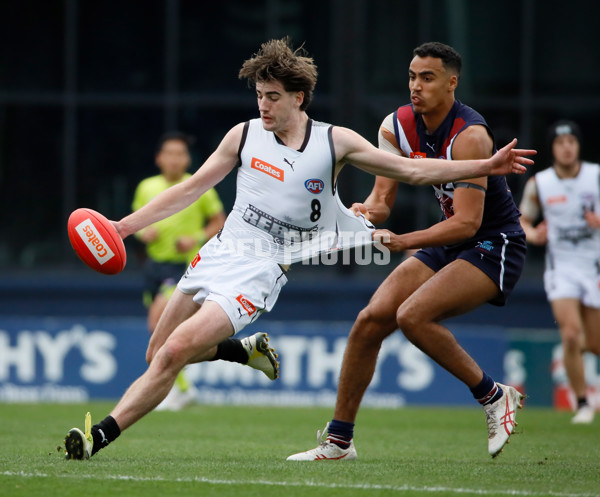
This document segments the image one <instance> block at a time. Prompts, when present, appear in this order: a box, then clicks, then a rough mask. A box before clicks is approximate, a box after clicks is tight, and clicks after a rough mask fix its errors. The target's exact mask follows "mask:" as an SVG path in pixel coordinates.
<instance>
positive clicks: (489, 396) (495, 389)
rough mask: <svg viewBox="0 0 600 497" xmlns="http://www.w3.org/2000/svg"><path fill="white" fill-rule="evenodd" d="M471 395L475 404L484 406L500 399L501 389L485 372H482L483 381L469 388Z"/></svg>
mask: <svg viewBox="0 0 600 497" xmlns="http://www.w3.org/2000/svg"><path fill="white" fill-rule="evenodd" d="M471 393H472V394H473V397H475V399H476V400H477V402H479V403H480V404H481V405H484V406H485V405H487V404H492V403H494V402H496V401H497V400H498V399H499V398H500V397H502V389H501V388H500V387H499V386H498V385H497V384H496V382H495V381H494V380H493V379H492V378H491V377H490V376H488V375H487V374H486V373H485V371H484V372H483V379H482V380H481V381H480V382H479V384H478V385H477V386H475V387H473V388H471Z"/></svg>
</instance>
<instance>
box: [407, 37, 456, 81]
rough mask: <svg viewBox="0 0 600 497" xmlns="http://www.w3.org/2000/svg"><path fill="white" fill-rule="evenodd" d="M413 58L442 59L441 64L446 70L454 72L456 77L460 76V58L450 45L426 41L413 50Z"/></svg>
mask: <svg viewBox="0 0 600 497" xmlns="http://www.w3.org/2000/svg"><path fill="white" fill-rule="evenodd" d="M413 56H416V57H434V58H436V59H442V64H443V65H444V68H445V69H446V70H450V71H452V72H456V75H457V76H460V70H461V68H462V57H461V56H460V54H459V53H458V52H457V51H456V50H454V48H452V47H451V46H450V45H444V44H443V43H440V42H439V41H428V42H427V43H423V44H422V45H419V46H418V47H417V48H415V49H414V50H413Z"/></svg>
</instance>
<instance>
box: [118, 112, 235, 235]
mask: <svg viewBox="0 0 600 497" xmlns="http://www.w3.org/2000/svg"><path fill="white" fill-rule="evenodd" d="M243 126H244V125H243V123H241V124H238V125H237V126H235V127H233V128H232V129H231V130H229V132H228V133H227V134H226V135H225V137H224V138H223V140H222V141H221V143H220V144H219V146H218V147H217V149H216V150H215V151H214V152H213V153H212V154H211V156H210V157H209V158H208V159H207V160H206V161H205V162H204V164H203V165H202V166H201V167H200V168H198V170H197V171H196V172H195V173H194V174H193V175H192V176H191V177H190V178H188V179H187V180H185V181H183V182H182V183H178V184H177V185H174V186H172V187H170V188H168V189H167V190H165V191H163V192H162V193H160V194H159V195H157V196H156V197H154V198H153V199H152V200H151V201H150V202H148V203H147V204H146V205H144V206H143V207H142V208H141V209H139V210H137V211H135V212H133V213H131V214H129V215H128V216H126V217H124V218H123V219H121V220H120V221H118V222H115V221H113V225H114V226H115V228H116V229H117V231H118V232H119V234H120V235H121V237H122V238H125V237H127V236H129V235H131V234H132V233H135V232H137V231H139V230H141V229H142V228H145V227H146V226H149V225H151V224H152V223H155V222H157V221H160V220H161V219H165V218H167V217H169V216H171V215H173V214H175V213H176V212H179V211H181V210H183V209H185V208H186V207H187V206H188V205H190V204H191V203H192V202H194V201H195V200H197V199H198V198H200V196H201V195H202V194H203V193H204V192H206V191H207V190H208V189H209V188H212V187H213V186H215V185H216V184H217V183H219V182H220V181H221V180H222V179H223V178H224V177H225V176H227V174H228V173H229V172H230V171H231V170H232V169H233V168H234V167H235V165H236V163H237V161H238V156H237V153H238V149H239V145H240V140H241V138H242V131H243Z"/></svg>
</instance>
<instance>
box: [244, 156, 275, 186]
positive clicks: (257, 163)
mask: <svg viewBox="0 0 600 497" xmlns="http://www.w3.org/2000/svg"><path fill="white" fill-rule="evenodd" d="M250 167H251V168H252V169H257V170H258V171H262V172H263V173H265V174H268V175H269V176H271V177H272V178H275V179H278V180H279V181H283V169H279V168H278V167H275V166H272V165H271V164H268V163H267V162H264V161H262V160H260V159H257V158H256V157H252V162H251V163H250Z"/></svg>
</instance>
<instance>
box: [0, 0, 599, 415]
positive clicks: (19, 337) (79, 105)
mask: <svg viewBox="0 0 600 497" xmlns="http://www.w3.org/2000/svg"><path fill="white" fill-rule="evenodd" d="M589 9H591V7H590V4H589V2H584V1H583V0H574V1H571V2H564V1H560V0H551V1H543V2H542V1H541V0H503V1H489V2H476V1H474V0H452V1H450V0H446V1H442V0H421V1H420V2H408V1H398V0H378V1H374V2H369V1H367V0H345V1H341V0H331V1H325V2H323V1H319V2H317V1H315V0H264V1H245V0H225V1H222V2H199V1H192V0H147V1H144V2H139V1H132V0H127V1H120V2H102V3H97V2H85V1H78V0H62V1H58V0H51V1H46V2H42V1H24V2H3V3H2V5H1V6H0V28H1V29H0V37H1V39H2V46H3V49H2V51H1V52H0V226H1V228H0V400H2V399H4V400H23V399H24V398H27V397H28V396H30V397H31V399H32V400H40V399H42V400H44V399H47V400H51V399H59V400H61V399H63V400H65V399H66V400H68V398H69V395H74V397H73V398H74V399H76V400H77V399H81V398H86V396H91V397H117V396H119V395H120V392H122V389H123V388H124V387H125V386H126V385H127V383H128V382H129V381H130V379H131V378H132V377H134V375H135V374H137V372H139V371H141V370H142V369H143V367H144V365H143V350H144V348H143V347H144V343H145V341H146V334H145V329H144V327H145V325H144V312H145V311H144V308H143V307H142V305H141V299H140V288H141V277H140V271H139V269H140V262H141V257H140V247H139V246H136V245H135V243H134V241H133V240H131V239H128V240H127V241H126V244H127V247H128V254H129V261H128V265H127V268H126V269H125V271H124V272H123V273H122V274H121V275H119V276H116V277H104V276H100V275H96V274H90V271H89V270H87V269H86V268H85V267H84V266H83V265H82V264H81V263H80V262H79V261H78V260H77V259H76V258H75V256H74V254H73V252H72V250H71V249H70V246H69V244H68V239H67V236H66V229H65V226H66V219H67V217H68V215H69V213H70V212H71V211H72V210H74V209H75V208H77V207H81V206H85V207H91V208H93V209H96V210H99V211H101V212H103V213H104V214H105V215H107V216H108V217H110V218H120V217H122V216H124V215H126V214H127V213H128V212H129V211H130V204H131V198H132V195H133V190H134V188H135V185H136V184H137V183H138V182H139V181H140V180H141V179H142V178H144V177H146V176H148V175H151V174H155V172H156V170H155V167H154V164H153V154H154V150H155V143H156V139H157V137H158V136H159V135H160V134H161V133H162V132H163V131H165V130H171V129H180V130H183V131H186V132H188V133H191V134H193V135H195V136H196V137H197V143H196V146H195V149H194V168H195V167H198V165H200V164H201V163H202V161H203V160H204V159H205V158H206V157H207V156H208V154H209V153H210V152H211V151H212V150H213V149H214V148H215V147H216V145H217V144H218V142H219V140H220V139H221V138H222V136H223V135H224V133H225V132H226V131H227V130H228V129H229V128H230V127H231V126H233V125H234V124H235V123H237V122H240V121H244V120H247V119H249V118H252V117H254V116H256V102H255V98H254V95H253V92H252V91H250V90H248V89H247V87H246V84H245V83H244V82H242V81H240V80H238V79H237V72H238V69H239V67H240V65H241V63H242V61H243V60H245V59H246V58H247V57H249V56H250V55H251V54H252V53H254V52H255V51H256V50H257V49H258V47H259V46H260V44H261V43H262V42H263V41H265V40H267V39H270V38H273V37H281V36H284V35H290V36H291V37H292V40H293V41H294V45H296V46H297V45H299V44H301V43H305V47H306V48H307V50H308V51H309V52H310V53H311V54H312V56H313V57H314V59H315V61H316V63H317V65H318V67H319V70H320V76H319V83H318V86H317V91H316V94H315V100H314V103H313V104H312V105H311V108H310V109H309V114H310V116H311V117H313V118H315V119H318V120H322V121H327V122H332V123H335V124H338V125H344V126H349V127H351V128H353V129H355V130H357V131H359V132H360V133H362V134H363V135H364V136H366V137H367V138H368V139H370V140H371V141H372V142H376V133H377V128H378V125H379V123H380V121H381V119H382V118H383V117H384V116H385V115H386V114H387V113H388V112H390V111H391V110H393V109H395V108H396V107H397V106H398V105H400V104H402V103H405V102H407V99H408V92H407V78H406V70H407V66H408V63H409V61H410V59H411V52H412V49H413V48H414V47H415V46H416V45H418V44H419V43H421V42H423V41H428V40H439V41H443V42H446V43H449V44H451V45H453V46H454V47H456V48H457V49H458V50H459V51H460V52H461V53H462V55H463V58H464V63H463V64H464V69H463V74H462V78H461V83H460V85H459V90H458V92H457V96H458V98H459V99H461V100H463V101H464V102H465V103H467V104H469V105H471V106H473V107H474V108H476V109H477V110H479V111H480V112H481V113H482V114H483V115H484V116H485V117H486V119H487V121H488V123H489V124H490V126H491V127H492V129H493V130H494V131H495V133H496V137H497V139H498V141H499V142H506V141H507V140H508V139H510V138H511V137H513V136H517V137H518V138H519V140H520V145H521V146H524V147H534V148H537V149H538V150H539V152H540V153H539V156H538V158H537V164H536V167H535V169H533V170H532V172H533V171H535V170H538V169H540V168H543V167H546V166H547V165H548V164H549V150H548V148H547V146H546V139H545V132H546V128H547V126H548V125H549V124H550V123H551V122H553V121H554V120H556V119H558V118H563V117H566V118H571V119H574V120H576V121H578V122H579V123H580V124H581V126H582V129H583V135H584V142H583V147H582V156H583V157H584V158H585V159H587V160H590V161H596V162H599V161H600V152H599V151H598V148H597V147H594V141H595V139H596V136H597V135H598V132H599V131H600V130H599V123H598V119H597V115H598V110H599V109H600V94H599V93H598V88H599V87H600V63H599V62H600V60H599V59H600V53H599V52H598V50H597V47H598V46H600V33H599V32H598V29H597V27H596V22H595V21H594V19H593V16H591V15H588V11H589ZM525 179H526V177H512V178H510V183H511V187H512V189H513V192H514V194H515V197H516V199H517V201H518V200H519V199H520V194H521V190H522V186H523V183H524V181H525ZM371 186H372V178H371V177H369V176H367V175H366V174H363V173H361V172H359V171H355V170H354V169H353V168H347V169H346V170H345V172H344V173H343V174H342V176H341V178H340V194H341V197H342V199H343V200H344V201H345V203H347V204H349V203H351V202H353V201H356V200H361V199H363V198H364V197H365V196H366V195H367V194H368V192H369V191H370V188H371ZM217 190H218V192H219V194H220V195H221V197H222V199H223V200H224V203H225V206H226V209H229V208H230V207H231V205H232V203H233V199H234V191H235V178H234V176H233V175H230V177H228V178H226V180H225V181H224V182H223V183H221V184H220V185H219V186H218V187H217ZM438 216H439V210H438V207H437V205H436V203H435V201H434V199H433V196H432V195H431V192H430V190H429V188H415V187H408V186H401V188H400V192H399V195H398V197H397V202H396V205H395V208H394V211H393V215H392V217H391V219H390V220H389V222H388V223H386V227H389V228H391V229H393V230H396V231H408V230H413V229H418V228H420V227H423V226H426V225H428V224H430V223H432V222H435V221H436V220H437V219H438ZM542 253H543V252H542V251H541V250H537V249H531V250H530V252H529V255H528V263H527V266H526V271H525V274H524V277H523V279H522V281H521V282H520V284H519V285H518V287H517V290H516V291H515V293H514V296H513V298H512V300H511V302H510V304H509V306H508V308H507V309H505V310H499V309H496V308H493V307H491V306H486V307H485V308H482V309H481V310H479V311H477V312H474V313H472V314H471V315H469V316H465V317H463V318H460V319H459V320H454V321H453V322H452V324H451V327H452V328H453V330H454V331H455V332H456V333H457V334H458V335H461V337H462V338H463V339H464V340H465V344H466V345H467V347H468V348H470V349H471V348H472V349H471V350H473V351H474V353H481V355H482V360H484V361H486V363H490V368H491V371H492V372H494V373H495V374H497V375H504V377H505V379H506V381H508V380H511V381H512V382H513V383H517V384H519V383H521V384H522V385H523V386H524V388H526V389H528V390H532V389H536V390H537V392H538V395H537V396H534V398H533V399H532V401H533V402H538V403H540V404H549V403H551V402H553V401H556V399H553V396H555V395H556V389H555V387H556V385H553V384H552V383H551V378H552V377H554V379H555V380H556V381H557V382H559V383H560V382H561V381H564V374H563V373H561V371H560V368H559V367H558V366H559V362H560V361H558V359H557V356H556V354H557V349H556V343H557V339H558V336H557V333H556V331H555V330H554V324H553V322H552V318H551V315H550V310H549V307H548V306H547V304H546V302H545V297H544V294H543V289H542V286H541V274H542V264H543V263H542ZM351 259H353V260H354V259H355V258H354V257H351ZM393 262H397V258H395V259H393V261H392V263H393ZM389 270H390V267H389V266H378V265H373V264H371V265H368V266H362V265H357V264H353V265H344V264H341V263H339V264H333V265H330V266H321V267H318V268H317V267H316V266H310V265H306V266H304V265H299V266H297V267H296V268H294V270H293V272H292V273H291V275H290V283H289V284H288V286H287V287H286V289H285V291H284V292H283V293H282V297H281V299H280V302H279V304H278V306H277V307H276V309H275V311H274V312H273V313H272V314H271V315H269V316H265V317H263V318H261V321H259V327H260V329H266V330H268V331H271V332H272V334H273V340H274V342H275V344H276V345H277V346H278V348H280V347H281V346H283V347H284V348H285V349H286V350H288V354H291V351H292V350H296V351H297V350H299V349H297V348H296V349H294V346H298V344H302V347H304V348H305V349H307V350H308V348H311V347H312V350H315V347H317V348H318V347H321V349H319V350H322V351H323V354H322V355H321V356H319V357H321V359H322V361H321V363H322V364H328V366H327V368H325V369H324V370H323V371H321V372H320V373H319V374H322V377H321V378H320V379H319V378H316V379H315V378H312V377H311V378H307V377H308V375H309V374H310V371H311V368H313V369H314V365H313V364H309V362H308V361H309V358H308V354H305V355H304V356H300V355H296V356H294V360H293V361H291V359H290V358H291V357H292V356H291V355H288V359H290V361H291V362H293V364H294V365H295V369H294V370H293V371H292V370H291V369H290V370H289V371H288V372H287V373H286V371H285V370H283V371H282V381H281V382H280V383H279V384H274V386H272V385H264V384H262V383H261V381H260V380H259V379H258V377H250V376H244V375H245V374H246V373H243V374H241V375H240V376H239V377H238V374H237V373H231V372H227V371H230V370H227V371H225V370H223V371H221V370H216V369H215V370H214V371H213V370H211V371H208V370H202V369H201V368H200V369H199V370H197V371H196V377H197V380H198V382H200V383H203V384H204V385H205V387H206V389H207V390H206V392H205V394H206V396H207V397H209V396H210V397H211V398H212V399H214V401H215V402H221V401H230V402H236V401H240V402H243V401H245V400H244V396H243V395H241V394H239V393H240V392H243V390H244V389H247V388H250V387H251V388H256V389H258V390H260V389H263V390H264V391H265V392H267V393H268V392H272V393H274V395H272V396H269V395H267V394H265V396H263V397H259V398H261V399H262V400H264V401H265V402H277V398H279V399H281V398H284V397H285V396H286V395H288V396H289V395H291V396H294V395H296V399H297V398H298V393H299V392H300V393H304V394H306V395H307V397H311V393H312V394H314V392H321V393H323V396H322V403H325V404H327V403H330V402H331V399H332V397H331V395H332V392H335V376H336V372H335V366H336V364H338V362H339V359H340V350H343V337H344V336H345V334H346V333H347V330H348V326H349V324H350V322H351V321H352V320H353V319H354V317H355V315H356V313H357V312H358V310H359V309H360V308H361V307H362V306H363V305H364V304H365V303H366V302H367V300H368V298H369V295H370V294H371V293H372V291H373V290H374V289H375V288H376V286H377V285H378V283H379V282H380V281H381V280H382V279H383V278H384V277H385V275H386V273H388V272H389ZM490 327H491V328H490ZM253 330H254V328H251V329H250V330H248V331H253ZM96 332H98V333H99V334H94V333H96ZM286 339H287V340H288V341H287V344H286ZM94 340H95V341H94ZM278 340H279V343H277V342H278ZM294 340H296V341H294ZM398 340H400V341H396V342H394V343H392V344H391V346H390V347H391V349H390V350H391V352H389V354H388V355H389V356H390V357H393V358H395V359H394V361H393V364H387V363H386V364H384V365H383V366H382V370H381V372H382V373H381V376H382V377H383V378H384V380H386V379H389V378H392V380H389V381H387V383H386V381H382V383H383V386H382V387H381V391H380V392H377V391H375V393H380V394H381V395H380V399H379V400H376V402H375V403H377V402H380V403H383V404H385V403H386V402H388V403H389V405H401V404H402V403H403V402H404V401H406V402H415V403H423V402H427V399H428V398H431V396H432V391H428V390H427V389H426V388H425V387H423V388H421V389H420V390H418V391H417V389H414V390H411V388H413V387H414V386H415V384H419V382H421V384H423V385H424V384H425V383H423V382H424V381H425V380H426V379H427V378H429V379H430V380H431V378H434V377H435V378H439V381H436V382H434V383H436V384H438V386H439V388H440V389H441V391H444V392H449V395H450V394H452V395H453V392H455V391H456V392H458V391H460V392H462V393H461V395H463V397H460V402H467V401H468V397H467V396H466V395H464V392H463V390H464V389H460V388H459V385H458V384H457V383H456V382H455V381H454V380H453V379H452V378H448V375H447V374H444V373H442V372H440V371H437V370H436V369H435V368H433V369H432V368H431V367H430V366H426V367H425V366H424V367H423V368H421V369H419V368H418V367H416V366H414V365H415V364H421V365H422V364H424V363H423V361H422V358H420V357H418V356H414V351H411V350H410V347H407V346H406V344H405V343H402V340H401V338H399V339H398ZM84 344H87V345H84ZM91 344H94V345H91ZM88 346H89V347H92V349H91V351H90V350H88V351H86V350H85V347H88ZM93 347H96V349H94V348H93ZM394 347H395V348H394ZM490 349H492V350H494V351H495V352H497V353H495V354H493V356H492V357H490V356H491V354H489V350H490ZM302 350H304V349H302ZM407 350H408V352H406V351H407ZM69 354H71V355H69ZM413 356H414V357H413ZM411 358H413V359H414V361H413V360H412V359H411ZM101 359H106V362H104V363H102V360H101ZM285 361H286V354H285V353H283V354H282V367H286V366H284V365H285ZM101 363H102V364H101ZM288 363H289V362H288ZM111 368H112V369H111ZM290 368H291V366H290ZM386 368H387V369H386ZM551 368H553V371H551ZM411 371H412V372H414V373H415V378H416V380H415V378H413V380H415V381H416V383H415V382H414V381H413V382H412V383H411V379H410V374H408V373H410V372H411ZM511 371H512V372H513V373H514V372H515V371H516V372H517V373H515V374H516V376H515V377H512V378H511V377H510V374H509V373H510V372H511ZM384 373H385V374H384ZM551 373H552V374H551ZM315 374H316V373H315ZM588 374H589V377H590V380H591V381H594V382H596V383H600V380H599V379H598V377H599V373H598V364H597V361H595V360H593V359H589V360H588ZM111 375H112V376H111ZM211 375H212V376H211ZM227 375H229V376H227ZM403 375H404V377H403ZM427 375H429V376H427ZM561 375H562V376H561ZM513 376H514V375H513ZM225 377H227V378H229V379H227V380H224V379H223V378H225ZM402 377H403V378H404V379H406V377H408V380H407V381H408V382H404V383H403V379H402ZM210 378H213V380H210V381H209V379H210ZM215 378H216V379H215ZM99 379H103V381H100V380H99ZM313 380H314V381H313ZM211 381H213V383H211ZM311 381H312V383H311ZM439 382H441V383H439ZM407 385H408V388H406V387H407ZM71 387H73V388H72V389H70V388H71ZM432 388H433V387H432ZM236 389H237V390H236ZM286 389H287V390H286ZM403 389H404V390H403ZM209 390H210V391H209ZM282 390H286V392H283V391H282ZM261 391H262V390H261ZM397 391H402V392H403V396H401V397H398V396H396V397H394V395H396V393H397ZM232 392H233V393H232ZM236 392H237V394H236ZM290 392H291V394H290ZM411 392H412V393H411ZM414 392H417V393H414ZM438 394H439V392H437V393H436V392H433V395H434V396H435V395H438ZM236 395H237V397H236ZM81 396H83V397H81ZM257 398H258V397H257ZM438 398H439V399H440V400H441V401H444V402H445V401H448V402H450V401H451V399H450V398H448V399H447V398H445V397H439V395H438ZM453 398H454V397H453ZM236 399H237V400H236ZM246 400H247V399H246ZM309 400H310V399H309ZM312 400H313V401H314V400H315V396H314V395H313V396H312Z"/></svg>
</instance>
